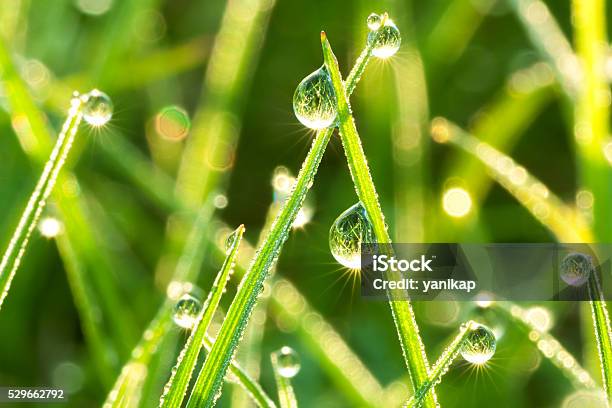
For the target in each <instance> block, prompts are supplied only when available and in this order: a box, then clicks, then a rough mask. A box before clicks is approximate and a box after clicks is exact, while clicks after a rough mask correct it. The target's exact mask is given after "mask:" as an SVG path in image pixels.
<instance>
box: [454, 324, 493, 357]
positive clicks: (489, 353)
mask: <svg viewBox="0 0 612 408" xmlns="http://www.w3.org/2000/svg"><path fill="white" fill-rule="evenodd" d="M496 346H497V345H496V340H495V335H494V334H493V332H492V331H491V329H489V328H488V327H487V326H483V325H482V324H476V325H475V326H472V328H471V330H470V333H469V334H468V337H467V339H466V340H465V343H464V344H463V347H462V348H461V356H462V357H463V358H464V359H465V360H467V361H469V362H470V363H472V364H478V365H481V364H484V363H486V362H487V361H489V360H490V359H491V357H493V354H495V348H496Z"/></svg>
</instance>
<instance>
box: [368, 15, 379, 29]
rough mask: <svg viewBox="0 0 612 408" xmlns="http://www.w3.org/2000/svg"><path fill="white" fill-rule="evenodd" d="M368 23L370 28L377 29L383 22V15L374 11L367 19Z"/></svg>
mask: <svg viewBox="0 0 612 408" xmlns="http://www.w3.org/2000/svg"><path fill="white" fill-rule="evenodd" d="M366 22H367V23H368V28H369V29H370V30H372V31H376V30H378V29H379V28H380V23H382V17H381V16H380V15H378V14H376V13H372V14H370V15H369V16H368V19H367V20H366Z"/></svg>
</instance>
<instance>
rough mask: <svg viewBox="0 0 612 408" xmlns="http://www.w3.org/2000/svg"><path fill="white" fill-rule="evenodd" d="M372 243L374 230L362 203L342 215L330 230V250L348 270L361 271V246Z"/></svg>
mask: <svg viewBox="0 0 612 408" xmlns="http://www.w3.org/2000/svg"><path fill="white" fill-rule="evenodd" d="M372 242H375V236H374V230H373V228H372V223H371V222H370V219H369V218H368V215H367V213H366V210H365V208H364V207H363V205H362V204H361V202H359V203H357V204H355V205H353V206H352V207H351V208H349V209H348V210H346V211H345V212H343V213H342V214H340V215H339V216H338V218H336V221H334V223H333V225H332V226H331V228H330V230H329V249H330V250H331V253H332V255H333V256H334V258H336V261H338V262H339V263H341V264H342V265H344V266H346V267H347V268H351V269H361V244H362V243H372Z"/></svg>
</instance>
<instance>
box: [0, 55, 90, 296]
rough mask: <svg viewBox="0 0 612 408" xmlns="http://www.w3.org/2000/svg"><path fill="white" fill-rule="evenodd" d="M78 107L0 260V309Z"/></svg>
mask: <svg viewBox="0 0 612 408" xmlns="http://www.w3.org/2000/svg"><path fill="white" fill-rule="evenodd" d="M0 63H1V62H0ZM82 103H83V101H82V100H81V98H75V99H73V101H72V106H71V107H70V109H69V111H68V117H67V118H66V121H65V122H64V126H63V127H62V131H61V132H60V134H59V136H58V138H57V142H56V144H55V147H54V148H53V151H52V152H51V155H50V156H49V160H48V161H47V163H46V164H45V167H44V169H43V172H42V174H41V176H40V178H39V179H38V182H37V183H36V187H35V188H34V191H33V192H32V195H31V196H30V198H29V200H28V203H27V205H26V208H25V209H24V211H23V213H22V215H21V218H20V219H19V223H18V224H17V227H16V228H15V231H14V233H13V235H12V237H11V240H10V242H9V245H8V248H7V249H6V251H5V252H4V255H3V256H2V261H1V262H0V308H1V307H2V303H3V302H4V299H5V298H6V296H7V295H8V292H9V289H10V286H11V282H12V280H13V277H14V276H15V273H16V272H17V269H18V268H19V264H20V263H21V260H22V258H23V255H24V253H25V251H26V249H27V246H28V241H29V239H30V236H31V235H32V231H34V228H36V225H37V223H38V220H39V219H40V215H41V214H42V211H43V209H44V208H45V205H46V204H47V200H48V199H49V197H50V195H51V192H52V191H53V187H54V186H55V183H56V181H57V178H58V175H59V172H60V170H61V169H62V167H63V165H64V163H65V161H66V158H67V157H68V152H70V148H71V147H72V143H73V141H74V136H75V135H76V132H77V130H78V128H79V124H80V123H81V119H82V116H83V114H82V112H81V105H82Z"/></svg>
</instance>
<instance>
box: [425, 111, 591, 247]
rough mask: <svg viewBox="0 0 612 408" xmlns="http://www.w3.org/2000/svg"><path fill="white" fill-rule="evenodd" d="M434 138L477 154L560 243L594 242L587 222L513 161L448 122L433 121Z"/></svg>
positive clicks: (439, 141)
mask: <svg viewBox="0 0 612 408" xmlns="http://www.w3.org/2000/svg"><path fill="white" fill-rule="evenodd" d="M431 135H432V137H433V139H434V140H435V141H436V142H438V143H447V142H448V143H452V144H453V145H455V146H458V147H460V148H462V149H463V150H465V151H466V152H468V153H470V154H472V155H474V156H475V157H476V158H477V159H478V160H480V161H481V162H482V163H483V164H484V166H485V167H486V168H487V169H488V170H489V171H490V172H491V173H492V174H493V176H494V178H495V179H496V180H497V182H498V183H499V184H500V185H501V186H502V187H504V188H505V189H506V190H507V191H508V192H509V193H510V194H512V195H513V196H514V197H515V198H516V199H517V200H518V202H519V203H521V204H522V205H523V206H524V207H525V208H526V209H527V210H528V211H529V212H530V213H531V214H532V215H533V216H534V217H535V218H536V219H537V220H538V221H539V222H540V223H542V225H544V226H546V227H547V228H548V229H550V231H552V233H553V234H554V235H555V236H556V238H557V239H558V240H559V242H592V240H593V236H592V233H591V231H590V228H589V227H588V223H587V222H586V221H585V220H584V219H583V217H582V216H581V215H580V214H579V213H578V212H577V211H575V210H574V209H573V208H571V207H569V206H567V205H566V204H565V203H564V202H563V201H561V199H560V198H558V197H556V196H555V195H554V194H552V193H551V192H550V190H549V189H548V188H547V187H546V186H545V185H544V184H543V183H542V182H541V181H539V180H538V179H536V178H535V177H533V176H532V175H531V174H529V173H528V172H527V170H526V169H525V168H523V167H522V166H520V165H518V164H516V163H515V162H514V160H512V159H511V158H510V157H508V156H506V155H505V154H503V153H501V152H500V151H498V150H496V149H494V148H493V147H491V146H490V145H489V144H487V143H485V142H482V141H480V140H479V139H477V138H475V137H474V136H472V135H470V134H468V133H466V132H465V131H463V130H462V129H460V128H459V127H458V126H456V125H454V124H452V123H450V122H449V121H447V120H446V119H443V118H436V119H434V120H433V121H432V126H431Z"/></svg>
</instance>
